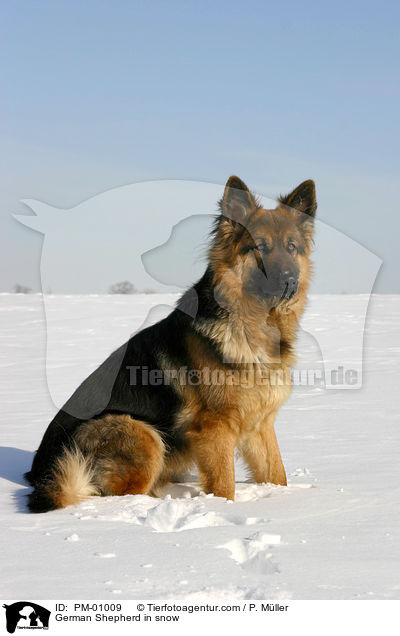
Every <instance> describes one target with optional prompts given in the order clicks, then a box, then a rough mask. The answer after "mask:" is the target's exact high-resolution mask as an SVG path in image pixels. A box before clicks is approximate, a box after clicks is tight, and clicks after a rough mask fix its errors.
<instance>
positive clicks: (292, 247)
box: [287, 241, 297, 253]
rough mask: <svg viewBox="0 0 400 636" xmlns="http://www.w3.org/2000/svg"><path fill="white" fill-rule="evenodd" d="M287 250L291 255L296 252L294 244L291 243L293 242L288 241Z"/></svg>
mask: <svg viewBox="0 0 400 636" xmlns="http://www.w3.org/2000/svg"><path fill="white" fill-rule="evenodd" d="M287 248H288V250H289V252H292V253H293V252H295V251H296V250H297V246H296V243H293V241H289V243H288V247H287Z"/></svg>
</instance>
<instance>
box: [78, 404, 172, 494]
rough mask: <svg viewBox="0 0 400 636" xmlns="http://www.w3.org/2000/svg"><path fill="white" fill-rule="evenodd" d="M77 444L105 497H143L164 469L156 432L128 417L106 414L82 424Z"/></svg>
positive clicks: (159, 439)
mask: <svg viewBox="0 0 400 636" xmlns="http://www.w3.org/2000/svg"><path fill="white" fill-rule="evenodd" d="M76 441H77V443H78V444H79V446H80V448H82V450H83V451H84V452H85V453H88V455H89V457H90V458H91V459H92V462H93V465H94V466H95V474H94V480H95V483H96V484H97V485H98V487H99V488H100V490H101V493H102V494H104V495H125V494H131V495H135V494H146V493H148V492H149V491H150V490H151V488H152V486H153V484H154V483H155V482H156V480H157V479H158V477H159V475H160V473H161V471H162V469H163V466H164V453H165V448H164V444H163V441H162V439H161V437H160V435H159V434H158V433H157V431H156V430H155V429H154V428H153V427H152V426H149V425H148V424H146V423H145V422H142V421H140V420H135V419H133V418H132V417H131V416H130V415H125V414H124V415H112V414H109V415H106V416H105V417H103V418H99V419H93V420H89V421H88V422H85V423H84V424H82V426H81V427H80V428H79V429H78V432H77V434H76Z"/></svg>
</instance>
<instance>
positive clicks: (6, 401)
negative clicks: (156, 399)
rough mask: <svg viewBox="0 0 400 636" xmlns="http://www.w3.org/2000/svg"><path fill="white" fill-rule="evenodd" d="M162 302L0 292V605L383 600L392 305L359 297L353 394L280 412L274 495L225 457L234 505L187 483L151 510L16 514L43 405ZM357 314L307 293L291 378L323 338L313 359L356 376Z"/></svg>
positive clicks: (391, 462)
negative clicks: (281, 470) (284, 478)
mask: <svg viewBox="0 0 400 636" xmlns="http://www.w3.org/2000/svg"><path fill="white" fill-rule="evenodd" d="M174 300H175V296H173V295H149V296H144V295H138V296H127V297H122V296H118V297H113V296H48V297H46V298H45V299H43V298H42V296H41V295H26V296H25V295H15V294H1V295H0V334H1V347H2V349H3V350H2V357H1V362H0V373H1V383H0V391H1V404H2V415H1V426H2V446H1V447H0V476H1V479H0V488H1V504H0V515H1V529H2V532H1V539H0V541H1V546H0V549H1V554H2V568H1V570H2V588H3V590H2V596H3V597H7V598H23V597H24V596H25V597H26V598H37V599H40V598H41V599H48V598H55V599H57V598H64V599H68V598H88V599H91V598H92V599H95V598H98V599H115V598H118V599H123V598H126V599H129V598H140V599H156V598H157V599H166V598H167V599H192V600H193V599H257V598H266V599H269V600H272V599H398V598H399V597H400V584H399V580H398V572H399V565H400V564H399V549H398V546H399V538H400V537H399V525H400V524H399V510H400V506H399V503H400V501H399V499H400V497H399V494H400V486H399V484H400V480H399V477H400V463H399V461H398V449H399V438H400V427H399V425H398V412H399V393H400V392H399V389H398V373H399V366H400V361H399V351H400V347H399V330H400V327H399V309H400V297H399V296H373V297H372V298H371V302H370V306H369V313H368V315H367V320H366V333H365V339H364V373H363V382H362V388H360V389H356V390H333V389H325V388H323V387H321V386H315V385H314V386H296V387H295V389H294V392H293V395H292V396H291V398H290V400H289V401H288V402H287V404H286V405H285V406H284V407H283V408H282V410H281V412H280V413H279V417H278V420H277V435H278V439H279V443H280V447H281V451H282V455H283V458H284V463H285V467H286V469H287V473H288V478H289V485H288V487H281V486H273V485H270V484H254V483H251V481H250V480H248V477H247V474H246V471H245V469H244V467H243V465H242V464H241V462H240V461H239V460H238V461H237V472H236V481H237V484H236V500H235V502H228V501H225V500H224V499H221V498H218V497H213V496H210V495H205V494H204V493H202V492H201V491H200V489H199V486H198V484H197V483H196V480H195V475H189V476H188V478H187V481H185V482H182V483H180V484H173V485H171V486H168V487H166V489H165V493H164V496H163V498H161V499H154V498H151V497H147V496H126V497H110V498H97V497H96V498H92V499H90V500H87V501H85V502H83V503H82V504H80V505H78V506H73V507H70V508H67V509H64V510H57V511H54V512H50V513H46V514H41V515H32V514H28V513H27V511H26V508H25V495H26V493H27V492H29V488H28V486H27V485H26V484H25V482H24V480H23V477H22V474H23V472H24V471H26V470H27V469H28V468H29V466H30V463H31V461H32V457H33V451H34V449H35V448H37V446H38V444H39V441H40V439H41V436H42V434H43V432H44V430H45V428H46V426H47V424H48V422H49V421H50V419H51V417H52V416H53V414H54V413H55V411H56V406H55V404H58V403H60V402H62V401H63V399H64V398H66V397H68V395H69V394H70V392H71V390H73V388H74V387H75V386H76V385H77V383H78V382H80V381H81V379H83V378H84V377H85V376H86V375H87V373H88V372H90V370H91V369H92V368H94V367H95V366H96V365H97V364H98V363H99V362H100V361H101V360H102V359H103V358H104V357H105V356H106V355H107V353H109V352H110V351H111V350H113V349H114V348H115V347H116V346H118V345H119V344H121V343H122V342H123V341H124V340H125V339H126V338H127V337H128V336H129V335H130V334H131V333H132V332H133V331H135V330H136V329H137V328H138V327H139V326H140V325H141V324H142V323H143V322H144V321H145V319H146V316H147V313H148V311H149V309H150V308H151V307H155V306H157V305H160V304H161V305H164V308H163V309H162V311H164V312H165V311H166V310H167V307H165V306H171V305H172V304H173V302H174ZM44 301H45V302H44ZM365 307H366V297H365V296H361V295H360V296H357V295H353V296H345V295H344V296H313V297H312V298H311V300H310V303H309V306H308V309H307V312H306V315H305V318H304V321H303V325H304V326H306V327H307V333H306V332H303V333H302V334H301V336H300V340H299V358H300V361H299V366H301V367H303V368H306V367H307V366H308V367H310V368H313V369H315V368H318V367H319V366H320V365H321V361H320V349H319V346H318V342H317V340H318V330H320V329H322V330H323V331H324V334H325V335H324V343H325V344H324V350H325V351H326V342H327V337H329V334H330V333H332V334H334V340H333V342H332V343H331V344H332V347H333V348H334V351H335V358H336V359H342V361H343V364H344V366H345V367H346V368H349V367H351V366H352V365H355V367H356V366H357V364H358V363H359V354H360V352H359V342H360V338H359V337H358V336H357V337H355V338H354V340H352V337H351V334H354V333H355V331H354V329H355V328H356V326H357V325H361V326H362V325H363V323H364V313H365ZM45 308H46V313H45ZM162 311H161V313H162ZM157 312H158V310H157V309H154V310H153V316H157V315H158V313H160V312H158V313H157ZM46 318H47V323H46ZM339 327H340V328H339ZM316 338H317V340H316ZM46 340H47V344H48V350H47V355H46ZM352 342H354V346H352Z"/></svg>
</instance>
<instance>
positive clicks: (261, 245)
mask: <svg viewBox="0 0 400 636" xmlns="http://www.w3.org/2000/svg"><path fill="white" fill-rule="evenodd" d="M254 246H255V247H254V249H256V250H258V251H259V252H263V251H265V250H267V249H268V245H267V243H266V242H265V241H264V239H259V240H257V239H256V240H255V241H254Z"/></svg>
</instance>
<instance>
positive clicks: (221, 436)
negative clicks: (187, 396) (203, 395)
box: [188, 413, 237, 499]
mask: <svg viewBox="0 0 400 636" xmlns="http://www.w3.org/2000/svg"><path fill="white" fill-rule="evenodd" d="M188 436H189V438H190V443H191V447H192V452H193V457H194V460H195V462H196V464H197V466H198V469H199V471H200V476H201V479H202V483H203V488H204V490H205V492H207V493H213V494H214V495H215V496H216V497H225V498H226V499H234V497H235V467H234V452H235V444H236V439H237V433H236V432H235V430H234V426H233V425H232V424H231V423H230V422H229V419H226V418H224V417H220V416H219V415H218V414H217V413H210V414H209V413H206V414H203V415H202V416H201V418H200V419H199V421H197V422H196V423H195V424H194V425H193V426H192V427H191V429H190V431H189V432H188Z"/></svg>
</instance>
